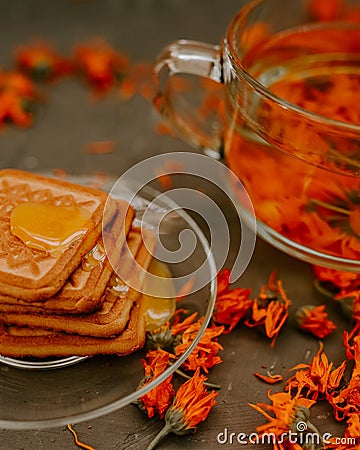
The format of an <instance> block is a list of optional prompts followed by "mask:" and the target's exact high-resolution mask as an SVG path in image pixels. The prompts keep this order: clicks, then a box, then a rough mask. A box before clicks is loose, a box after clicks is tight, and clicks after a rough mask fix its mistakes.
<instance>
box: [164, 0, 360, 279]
mask: <svg viewBox="0 0 360 450" xmlns="http://www.w3.org/2000/svg"><path fill="white" fill-rule="evenodd" d="M320 6H321V5H320V3H317V2H316V0H311V1H303V0H293V1H291V2H282V1H280V0H256V1H253V2H250V3H249V4H247V5H245V7H244V8H243V9H242V10H240V12H239V13H238V15H237V16H236V17H235V18H234V20H233V21H232V23H231V24H230V26H229V28H228V30H227V33H226V36H225V39H224V41H223V43H222V46H221V47H212V46H206V45H205V44H201V43H196V42H188V41H185V42H184V41H180V42H177V43H176V44H172V45H171V46H169V47H168V48H167V52H166V51H165V53H162V54H161V55H160V57H159V61H158V62H157V64H156V66H155V72H156V73H157V74H158V75H159V76H160V72H161V71H162V70H163V69H164V67H167V68H168V69H169V68H170V74H169V75H170V77H171V76H172V75H174V74H177V73H192V74H196V75H200V76H207V77H209V78H211V79H213V80H216V81H218V82H220V83H222V84H223V86H224V89H223V92H224V94H225V108H224V111H225V113H224V115H225V117H224V124H223V126H222V129H221V131H222V145H223V149H224V158H225V163H226V164H227V165H228V166H229V168H230V169H231V170H232V171H233V172H234V173H235V174H236V175H237V177H238V178H239V180H240V181H241V182H242V184H243V186H244V188H245V189H246V190H247V192H248V194H249V196H250V198H251V200H252V202H253V206H254V210H255V213H256V218H257V226H258V234H259V235H260V236H261V237H263V238H264V239H265V240H267V241H268V242H270V243H271V244H273V245H275V246H276V247H278V248H280V249H281V250H283V251H285V252H287V253H289V254H291V255H293V256H296V257H299V258H301V259H303V260H305V261H309V262H313V263H316V264H321V265H326V266H330V267H333V268H337V269H343V270H355V271H360V14H359V11H360V8H359V6H358V7H357V9H356V8H355V9H354V6H353V2H347V3H346V2H345V1H344V0H343V1H338V2H337V8H335V9H333V10H331V9H330V10H326V11H323V10H322V9H321V8H320ZM165 61H166V62H165ZM159 98H160V99H161V100H162V101H159ZM157 105H158V106H159V105H161V107H160V108H158V109H160V112H162V113H163V114H165V115H166V116H167V117H168V118H170V120H171V122H172V123H173V125H174V126H175V128H177V129H178V131H180V132H181V134H182V136H183V137H185V138H187V139H188V140H190V141H191V142H192V143H195V144H196V145H200V146H202V147H207V148H211V149H214V148H216V147H219V140H216V139H215V138H214V136H213V137H211V136H205V135H204V133H199V129H198V121H196V118H194V117H192V116H191V115H190V114H188V115H187V116H184V115H181V114H179V112H178V111H176V109H175V108H174V107H173V105H172V103H171V92H169V90H168V91H166V90H163V91H162V92H160V94H159V95H158V97H157ZM195 123H196V124H197V127H192V124H195ZM234 189H235V190H237V189H238V187H236V186H234ZM243 213H244V216H245V217H246V214H247V213H248V212H247V211H246V208H244V211H243Z"/></svg>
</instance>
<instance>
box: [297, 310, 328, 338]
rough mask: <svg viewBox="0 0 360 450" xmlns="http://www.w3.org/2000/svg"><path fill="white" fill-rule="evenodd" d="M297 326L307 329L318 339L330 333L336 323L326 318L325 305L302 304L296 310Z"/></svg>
mask: <svg viewBox="0 0 360 450" xmlns="http://www.w3.org/2000/svg"><path fill="white" fill-rule="evenodd" d="M296 319H297V322H298V325H299V328H300V329H301V330H304V331H308V332H309V333H311V334H313V335H314V336H316V337H318V338H319V339H323V338H324V337H326V336H328V335H329V334H331V333H332V332H333V331H334V330H335V329H336V325H335V324H334V322H332V321H331V320H329V319H328V315H327V312H326V311H325V305H319V306H314V305H304V306H301V307H300V308H299V309H298V310H297V311H296Z"/></svg>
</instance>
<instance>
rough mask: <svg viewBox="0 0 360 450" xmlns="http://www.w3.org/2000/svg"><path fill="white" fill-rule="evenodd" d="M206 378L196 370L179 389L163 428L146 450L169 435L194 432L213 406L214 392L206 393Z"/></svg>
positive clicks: (166, 415) (167, 413) (150, 449)
mask: <svg viewBox="0 0 360 450" xmlns="http://www.w3.org/2000/svg"><path fill="white" fill-rule="evenodd" d="M205 381H206V377H205V376H204V375H200V369H197V370H196V372H195V373H194V375H193V377H192V378H191V379H190V380H188V381H186V382H185V383H184V384H183V385H181V386H180V387H179V389H178V390H177V392H176V395H175V398H174V400H173V403H172V405H171V406H170V408H169V409H168V410H167V412H166V414H165V426H164V428H163V429H162V430H161V431H160V433H159V434H158V435H157V436H156V437H155V439H154V440H153V441H152V442H151V443H150V444H149V446H148V447H147V449H146V450H152V449H154V448H155V447H156V445H157V444H158V443H159V442H160V441H161V439H163V438H164V437H165V436H166V435H168V434H169V433H174V434H178V435H184V434H188V433H193V432H195V431H196V428H197V426H198V424H199V423H200V422H202V421H204V420H205V419H206V418H207V416H208V415H209V413H210V411H211V409H212V407H213V406H214V405H215V403H216V402H215V398H216V396H217V395H218V394H217V393H216V392H214V391H212V392H208V390H207V389H206V387H205V385H204V382H205Z"/></svg>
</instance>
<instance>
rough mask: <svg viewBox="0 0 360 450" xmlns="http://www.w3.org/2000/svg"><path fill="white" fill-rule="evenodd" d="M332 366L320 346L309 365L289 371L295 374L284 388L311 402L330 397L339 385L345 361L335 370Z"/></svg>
mask: <svg viewBox="0 0 360 450" xmlns="http://www.w3.org/2000/svg"><path fill="white" fill-rule="evenodd" d="M333 366H334V365H333V363H332V362H329V360H328V358H327V356H326V354H325V353H324V352H323V345H321V346H320V349H319V351H318V352H317V353H316V355H315V356H314V357H313V359H312V361H311V362H310V364H298V365H297V366H295V367H294V368H292V369H290V370H291V371H293V370H296V372H295V374H294V375H293V376H292V377H291V378H289V379H288V380H287V382H286V386H285V387H286V389H288V390H289V391H293V390H294V389H296V391H297V395H302V396H306V397H307V398H311V399H312V400H317V399H318V398H319V396H321V397H322V398H324V397H325V396H326V395H331V394H332V392H334V391H335V390H336V389H337V388H338V387H339V385H340V382H341V380H342V378H343V375H344V371H345V367H346V361H343V362H342V363H341V364H340V365H339V367H337V368H336V369H334V367H333Z"/></svg>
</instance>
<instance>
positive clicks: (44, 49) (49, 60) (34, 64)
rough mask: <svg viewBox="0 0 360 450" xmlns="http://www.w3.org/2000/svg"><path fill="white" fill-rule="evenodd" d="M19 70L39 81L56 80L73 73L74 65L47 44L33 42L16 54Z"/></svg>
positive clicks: (20, 48) (18, 50)
mask: <svg viewBox="0 0 360 450" xmlns="http://www.w3.org/2000/svg"><path fill="white" fill-rule="evenodd" d="M15 61H16V64H17V66H18V68H19V69H20V70H21V71H23V72H25V73H26V74H27V75H29V76H30V77H31V78H34V79H36V80H39V81H49V80H54V79H57V78H59V77H62V76H64V75H69V74H71V73H72V72H73V70H74V67H73V64H72V63H71V62H70V61H68V60H67V59H65V58H64V57H62V56H61V55H60V54H59V53H57V51H56V50H55V49H54V48H52V47H51V46H50V45H49V44H47V43H45V42H41V41H38V42H33V43H31V44H29V45H27V46H23V47H19V48H18V49H17V50H16V52H15Z"/></svg>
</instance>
